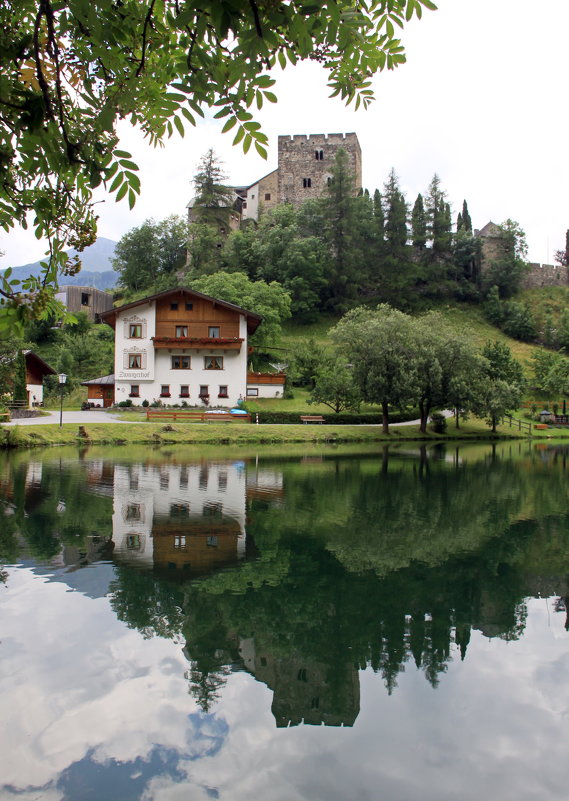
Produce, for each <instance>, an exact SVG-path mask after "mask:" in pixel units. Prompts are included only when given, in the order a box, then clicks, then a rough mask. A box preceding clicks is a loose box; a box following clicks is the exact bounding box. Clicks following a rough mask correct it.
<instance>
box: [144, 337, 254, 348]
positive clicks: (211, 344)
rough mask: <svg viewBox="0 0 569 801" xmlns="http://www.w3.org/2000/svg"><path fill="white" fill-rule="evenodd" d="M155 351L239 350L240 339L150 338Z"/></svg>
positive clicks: (241, 340)
mask: <svg viewBox="0 0 569 801" xmlns="http://www.w3.org/2000/svg"><path fill="white" fill-rule="evenodd" d="M152 341H153V343H154V347H155V349H157V350H158V349H164V348H168V349H170V350H179V349H182V348H195V349H197V350H204V349H205V350H240V348H241V343H242V342H243V339H241V338H240V337H152Z"/></svg>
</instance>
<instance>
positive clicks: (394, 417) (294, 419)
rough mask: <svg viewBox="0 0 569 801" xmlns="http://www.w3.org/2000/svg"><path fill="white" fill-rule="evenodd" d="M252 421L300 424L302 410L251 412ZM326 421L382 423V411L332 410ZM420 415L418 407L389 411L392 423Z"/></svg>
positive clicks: (345, 423)
mask: <svg viewBox="0 0 569 801" xmlns="http://www.w3.org/2000/svg"><path fill="white" fill-rule="evenodd" d="M250 414H251V422H253V423H255V422H256V420H257V416H258V417H259V423H276V424H288V425H291V424H295V425H296V424H298V423H300V412H278V411H266V412H265V411H263V412H250ZM309 414H310V412H303V416H304V415H309ZM322 416H323V417H324V422H325V423H329V424H330V425H339V426H358V425H380V424H381V422H382V417H381V413H380V412H374V413H373V414H370V413H369V412H368V413H366V414H354V413H353V412H346V413H343V412H340V413H339V414H335V413H334V412H333V411H332V410H330V413H329V414H327V413H325V412H324V413H323V414H322ZM418 417H419V410H418V409H407V410H405V411H403V412H398V411H393V412H390V413H389V422H390V423H404V422H406V421H407V420H417V419H418Z"/></svg>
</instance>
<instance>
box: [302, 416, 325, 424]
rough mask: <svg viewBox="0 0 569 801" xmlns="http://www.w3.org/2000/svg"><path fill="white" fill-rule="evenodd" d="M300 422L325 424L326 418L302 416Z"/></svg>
mask: <svg viewBox="0 0 569 801" xmlns="http://www.w3.org/2000/svg"><path fill="white" fill-rule="evenodd" d="M300 422H301V423H323V422H324V418H323V417H322V415H321V414H301V415H300Z"/></svg>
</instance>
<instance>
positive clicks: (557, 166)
mask: <svg viewBox="0 0 569 801" xmlns="http://www.w3.org/2000/svg"><path fill="white" fill-rule="evenodd" d="M438 5H439V10H438V11H435V12H427V13H426V14H425V15H424V17H423V19H422V20H421V21H415V22H414V23H413V24H412V25H410V26H408V27H407V28H406V29H405V30H404V32H403V34H402V40H403V43H404V45H405V47H406V50H407V63H406V64H404V65H403V66H401V67H399V68H398V69H397V70H396V71H395V72H390V73H384V74H382V75H379V76H377V77H376V78H375V81H374V85H375V90H376V97H377V99H376V101H375V103H374V104H373V105H372V107H371V108H370V109H368V110H367V111H363V110H360V111H358V112H354V111H353V110H352V109H351V108H348V109H347V108H345V107H344V106H343V105H342V103H341V102H340V101H338V100H336V99H333V100H332V99H329V98H328V95H329V90H328V89H327V87H326V79H325V73H324V72H323V71H322V70H321V69H320V67H318V66H317V65H314V64H302V65H299V66H298V67H296V68H294V69H292V68H291V69H287V70H286V71H285V72H284V73H281V74H279V75H278V76H276V77H278V82H277V87H276V93H277V95H278V98H279V102H278V104H277V105H276V106H275V105H268V106H267V107H266V108H265V109H263V111H262V112H258V114H257V117H256V118H257V119H258V120H259V122H261V124H262V127H263V130H264V131H265V132H266V133H267V134H268V136H269V140H270V147H269V158H268V161H267V162H265V161H263V160H262V159H261V158H259V157H258V156H257V155H256V154H253V153H252V152H251V151H250V152H249V154H248V155H247V156H244V155H243V152H242V151H241V150H240V149H239V147H236V148H234V147H232V145H231V142H232V138H233V137H232V135H231V132H230V134H226V135H223V136H222V135H221V133H220V131H221V123H218V122H217V121H214V120H212V119H211V118H209V119H207V120H206V121H203V122H201V124H200V126H199V128H197V129H189V130H188V132H187V133H186V137H185V139H181V138H180V137H179V136H178V135H176V136H175V137H173V138H172V139H171V140H169V141H168V142H167V143H166V145H165V147H164V148H163V149H161V150H154V149H152V148H150V147H148V146H146V144H145V143H144V141H143V140H142V138H141V137H140V136H139V135H138V134H137V133H136V132H133V131H132V129H130V128H129V127H128V126H125V127H124V128H123V129H122V133H123V136H122V142H121V146H122V147H123V148H125V149H127V150H130V151H131V152H132V154H133V156H134V159H135V161H137V163H138V164H139V166H140V170H141V173H140V174H141V178H142V195H141V197H140V200H139V201H138V202H137V204H136V207H135V209H134V210H133V211H132V212H131V211H129V209H128V205H127V204H126V203H124V202H122V203H119V204H116V203H115V202H114V201H113V200H112V199H107V200H106V201H105V202H103V203H101V204H100V205H99V206H98V210H99V214H100V221H99V235H100V236H105V237H108V238H110V239H115V240H118V239H119V238H120V237H121V235H122V234H124V233H125V232H126V231H128V230H129V229H130V228H132V227H134V226H136V225H139V224H140V223H141V222H142V221H143V220H144V219H146V218H148V217H154V218H155V219H162V218H163V217H165V216H167V215H169V214H184V213H185V205H186V203H187V202H188V199H189V198H190V197H191V195H192V186H191V180H192V176H193V174H194V173H195V170H196V165H197V163H198V161H199V159H200V157H201V156H202V155H203V153H205V151H206V150H207V149H208V148H209V147H213V148H214V150H215V152H216V153H217V155H218V156H219V158H220V159H221V160H222V161H223V162H224V164H225V171H226V173H227V176H228V183H233V184H248V183H252V182H253V181H254V180H255V179H257V178H259V177H260V176H262V175H264V174H265V173H267V172H269V171H270V170H272V169H274V168H275V167H276V166H277V136H278V135H279V134H309V133H337V132H347V131H355V132H356V133H357V135H358V137H359V141H360V144H361V148H362V154H363V179H364V186H366V187H367V188H368V189H369V190H370V191H372V192H373V190H374V189H375V188H376V187H377V188H381V186H382V184H383V182H384V180H385V178H386V176H387V173H388V171H389V170H390V168H391V167H394V168H395V170H396V172H397V174H398V175H399V177H400V180H401V185H402V188H403V189H404V191H405V193H406V196H407V200H408V202H409V203H411V204H412V203H413V202H414V200H415V198H416V196H417V193H418V192H423V193H424V191H425V189H426V187H427V185H428V183H429V181H430V179H431V177H432V175H433V173H434V172H437V173H438V174H439V176H440V178H441V181H442V185H443V188H444V189H445V190H446V191H447V194H448V199H449V201H450V202H451V204H452V209H453V218H456V214H457V212H458V211H459V210H460V208H461V206H462V200H463V198H466V200H467V202H468V206H469V210H470V214H471V216H472V220H473V224H474V226H475V227H476V228H480V227H482V226H483V225H485V224H486V223H487V222H488V221H489V220H493V221H494V222H502V221H503V220H505V219H506V218H508V217H511V218H512V219H514V220H517V221H518V222H519V223H520V224H521V226H522V228H523V229H524V230H525V231H526V234H527V239H528V245H529V257H530V260H532V261H540V262H546V261H552V260H553V253H554V251H555V250H556V249H559V248H561V247H563V246H564V243H565V231H566V229H567V228H569V213H568V211H569V210H568V208H567V207H568V193H567V187H568V186H569V167H568V160H567V126H568V124H569V112H568V111H567V101H566V96H567V90H566V85H567V77H568V73H569V65H568V62H567V44H566V40H567V32H568V31H569V2H568V0H542V2H541V3H539V4H537V3H536V2H535V0H439V2H438ZM0 250H3V251H4V252H5V256H4V257H3V258H1V259H0V266H2V267H8V266H9V265H17V264H22V263H26V262H31V261H34V260H36V259H37V258H39V257H40V256H41V255H42V246H41V243H38V242H37V241H36V240H35V238H34V237H33V234H30V233H26V232H23V231H22V232H15V233H13V234H10V235H9V236H8V235H2V236H1V237H0Z"/></svg>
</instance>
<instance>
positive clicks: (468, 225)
mask: <svg viewBox="0 0 569 801" xmlns="http://www.w3.org/2000/svg"><path fill="white" fill-rule="evenodd" d="M462 225H463V228H464V230H465V231H466V233H467V234H472V220H471V219H470V214H469V213H468V205H467V203H466V200H463V201H462Z"/></svg>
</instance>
